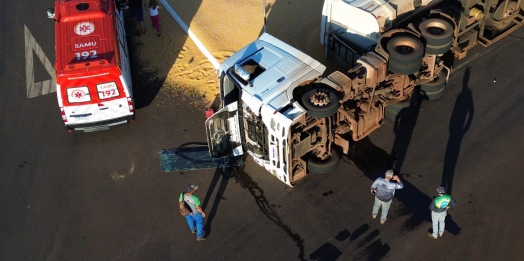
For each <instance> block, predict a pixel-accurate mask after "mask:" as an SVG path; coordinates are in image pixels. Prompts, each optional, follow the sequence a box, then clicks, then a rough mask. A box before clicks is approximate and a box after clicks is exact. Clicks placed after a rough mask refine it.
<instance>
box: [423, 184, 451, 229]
mask: <svg viewBox="0 0 524 261" xmlns="http://www.w3.org/2000/svg"><path fill="white" fill-rule="evenodd" d="M437 193H438V196H436V197H435V198H434V199H433V201H431V204H430V205H429V209H430V210H431V221H432V222H433V233H431V232H429V233H428V236H429V237H431V238H434V239H437V238H438V237H437V233H438V236H439V237H442V235H443V234H444V228H445V223H444V221H445V219H446V215H447V214H448V209H449V208H450V207H451V208H453V207H455V206H456V205H457V202H456V201H455V199H453V198H452V197H451V196H450V195H447V194H445V193H446V188H444V187H442V186H440V187H438V188H437Z"/></svg>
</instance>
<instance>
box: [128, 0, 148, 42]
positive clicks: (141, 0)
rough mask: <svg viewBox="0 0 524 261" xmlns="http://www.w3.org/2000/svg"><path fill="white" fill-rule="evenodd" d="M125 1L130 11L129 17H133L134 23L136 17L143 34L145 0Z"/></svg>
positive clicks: (144, 31)
mask: <svg viewBox="0 0 524 261" xmlns="http://www.w3.org/2000/svg"><path fill="white" fill-rule="evenodd" d="M126 1H127V5H128V6H129V12H130V13H131V17H132V18H133V23H136V20H137V19H138V23H139V24H140V29H141V30H142V34H145V33H146V27H145V26H144V6H146V0H126Z"/></svg>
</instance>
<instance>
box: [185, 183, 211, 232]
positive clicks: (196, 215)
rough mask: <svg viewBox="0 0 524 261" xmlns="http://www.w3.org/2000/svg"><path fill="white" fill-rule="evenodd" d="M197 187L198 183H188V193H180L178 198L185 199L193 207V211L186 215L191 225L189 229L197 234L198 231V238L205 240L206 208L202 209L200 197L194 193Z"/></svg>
mask: <svg viewBox="0 0 524 261" xmlns="http://www.w3.org/2000/svg"><path fill="white" fill-rule="evenodd" d="M197 189H198V186H197V185H193V184H190V185H188V186H187V193H185V194H184V193H182V194H180V198H179V199H178V201H179V202H182V200H183V201H185V202H186V203H187V204H188V205H189V207H190V208H191V213H190V214H189V215H187V216H186V220H187V224H188V225H189V229H190V230H191V232H192V233H193V234H195V232H196V236H197V240H198V241H203V240H206V238H205V237H204V236H205V232H204V218H205V217H206V213H204V210H202V207H200V205H201V204H200V199H199V198H198V197H197V196H195V195H193V193H194V192H195V190H197Z"/></svg>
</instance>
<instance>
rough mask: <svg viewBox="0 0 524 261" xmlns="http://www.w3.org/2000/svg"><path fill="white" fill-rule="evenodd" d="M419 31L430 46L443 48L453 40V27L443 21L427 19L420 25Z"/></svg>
mask: <svg viewBox="0 0 524 261" xmlns="http://www.w3.org/2000/svg"><path fill="white" fill-rule="evenodd" d="M418 29H419V30H420V33H421V34H422V37H424V39H426V43H427V44H428V45H432V46H441V45H445V44H447V43H449V42H451V41H452V40H453V26H452V25H451V24H450V23H449V22H448V21H446V20H443V19H439V18H430V19H427V20H425V21H423V22H422V23H420V25H419V26H418Z"/></svg>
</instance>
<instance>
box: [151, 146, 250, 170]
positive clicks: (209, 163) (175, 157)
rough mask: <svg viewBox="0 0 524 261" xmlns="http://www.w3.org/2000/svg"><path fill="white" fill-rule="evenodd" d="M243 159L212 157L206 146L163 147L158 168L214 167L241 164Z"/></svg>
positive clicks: (188, 168)
mask: <svg viewBox="0 0 524 261" xmlns="http://www.w3.org/2000/svg"><path fill="white" fill-rule="evenodd" d="M242 164H244V161H243V159H241V158H237V159H231V158H212V157H211V156H210V155H209V148H208V147H207V146H195V147H183V148H178V149H163V150H162V152H161V153H160V169H161V170H162V171H164V172H169V171H183V170H199V169H214V168H217V167H222V166H241V165H242Z"/></svg>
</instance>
